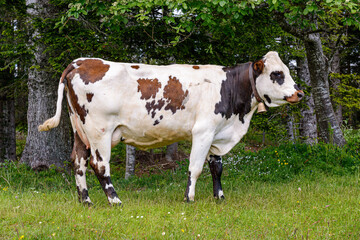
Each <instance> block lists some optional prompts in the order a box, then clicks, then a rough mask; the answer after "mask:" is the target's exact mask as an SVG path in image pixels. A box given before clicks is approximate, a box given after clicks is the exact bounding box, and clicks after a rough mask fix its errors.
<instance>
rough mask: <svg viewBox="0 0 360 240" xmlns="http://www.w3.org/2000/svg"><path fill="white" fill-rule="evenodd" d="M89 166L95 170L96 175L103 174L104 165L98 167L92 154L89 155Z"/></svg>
mask: <svg viewBox="0 0 360 240" xmlns="http://www.w3.org/2000/svg"><path fill="white" fill-rule="evenodd" d="M90 166H91V167H92V169H93V170H94V171H95V174H96V176H104V174H105V166H101V167H99V164H98V162H96V164H95V163H94V158H93V156H91V157H90Z"/></svg>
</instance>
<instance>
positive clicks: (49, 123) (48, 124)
mask: <svg viewBox="0 0 360 240" xmlns="http://www.w3.org/2000/svg"><path fill="white" fill-rule="evenodd" d="M59 122H60V118H58V117H57V116H54V117H52V118H49V119H48V120H46V121H45V122H44V123H43V124H42V125H40V126H39V127H38V130H39V132H43V131H49V130H50V129H52V128H55V127H57V126H58V125H59Z"/></svg>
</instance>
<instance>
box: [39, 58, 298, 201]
mask: <svg viewBox="0 0 360 240" xmlns="http://www.w3.org/2000/svg"><path fill="white" fill-rule="evenodd" d="M254 82H255V83H254ZM64 89H65V90H66V96H67V102H68V104H69V112H70V118H71V123H72V127H73V130H74V134H75V142H74V148H73V153H72V155H71V159H72V161H73V162H74V166H75V171H76V174H75V178H76V185H77V189H78V194H79V200H80V201H82V202H85V203H91V201H90V198H89V195H88V190H87V186H86V178H85V172H86V168H87V165H88V164H87V163H88V159H89V158H90V166H91V167H92V168H93V169H94V171H95V174H96V176H97V178H98V179H99V181H100V184H101V186H102V188H103V190H104V192H105V194H106V196H107V198H108V200H109V203H110V204H121V201H120V199H119V198H118V196H117V194H116V192H115V190H114V187H113V185H112V184H111V180H110V166H109V160H110V153H111V147H113V146H115V145H116V144H117V143H119V142H120V141H121V142H124V143H126V144H130V145H133V146H136V147H138V148H141V149H147V148H155V147H160V146H165V145H169V144H171V143H174V142H177V141H180V140H189V141H192V148H191V154H190V164H189V176H188V184H187V188H186V192H185V198H186V199H187V200H188V201H189V200H190V201H193V200H194V197H195V184H196V180H197V179H198V177H199V175H200V173H201V171H202V169H203V165H204V163H205V160H208V162H209V166H210V170H211V174H212V178H213V184H214V186H213V191H214V196H215V197H216V198H224V195H223V191H222V187H221V182H220V177H221V173H222V162H221V156H222V155H224V154H226V153H227V152H229V151H230V149H231V148H232V147H234V145H235V144H237V143H238V142H239V141H240V139H241V138H242V137H243V136H244V135H245V133H246V132H247V130H248V127H249V123H250V120H251V117H252V115H253V113H254V112H255V110H256V109H257V107H258V104H259V102H260V101H263V102H264V103H265V104H266V105H267V106H269V107H276V106H279V105H281V104H284V103H287V102H290V103H296V102H298V101H300V99H301V98H302V97H303V94H304V93H303V92H302V91H301V90H300V89H299V88H298V87H297V85H296V84H295V82H294V81H293V79H292V78H291V76H290V72H289V69H288V68H287V67H286V66H285V65H284V63H283V62H282V61H281V59H280V58H279V55H278V54H277V53H276V52H269V53H267V54H266V55H265V56H264V58H263V59H261V60H259V61H257V62H255V63H251V62H249V63H244V64H241V65H237V66H235V67H223V66H214V65H177V64H175V65H169V66H153V65H145V64H130V63H116V62H110V61H105V60H102V59H96V58H79V59H77V60H74V61H73V62H72V63H71V64H69V66H68V67H67V68H66V69H65V71H64V72H63V74H62V76H61V79H60V83H59V88H58V100H57V109H56V114H55V116H54V117H53V118H50V119H48V120H47V121H46V122H45V123H44V124H43V125H41V126H39V130H40V131H47V130H50V129H51V128H54V127H56V126H58V124H59V121H60V115H61V103H62V98H63V92H64Z"/></svg>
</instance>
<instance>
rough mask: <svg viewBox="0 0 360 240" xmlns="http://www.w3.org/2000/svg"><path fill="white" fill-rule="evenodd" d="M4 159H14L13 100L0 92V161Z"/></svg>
mask: <svg viewBox="0 0 360 240" xmlns="http://www.w3.org/2000/svg"><path fill="white" fill-rule="evenodd" d="M0 81H1V79H0ZM4 160H16V130H15V100H14V98H13V97H8V96H6V95H5V96H4V95H3V94H0V162H4Z"/></svg>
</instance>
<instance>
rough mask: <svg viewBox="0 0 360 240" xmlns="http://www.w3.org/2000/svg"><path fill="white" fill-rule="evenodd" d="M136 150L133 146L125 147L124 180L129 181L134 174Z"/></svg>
mask: <svg viewBox="0 0 360 240" xmlns="http://www.w3.org/2000/svg"><path fill="white" fill-rule="evenodd" d="M135 154H136V149H135V147H133V146H130V145H126V170H125V179H129V178H130V177H131V176H133V175H134V174H135V159H136V155H135Z"/></svg>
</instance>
